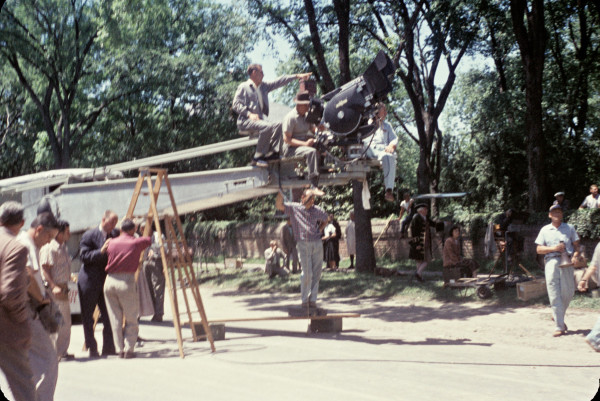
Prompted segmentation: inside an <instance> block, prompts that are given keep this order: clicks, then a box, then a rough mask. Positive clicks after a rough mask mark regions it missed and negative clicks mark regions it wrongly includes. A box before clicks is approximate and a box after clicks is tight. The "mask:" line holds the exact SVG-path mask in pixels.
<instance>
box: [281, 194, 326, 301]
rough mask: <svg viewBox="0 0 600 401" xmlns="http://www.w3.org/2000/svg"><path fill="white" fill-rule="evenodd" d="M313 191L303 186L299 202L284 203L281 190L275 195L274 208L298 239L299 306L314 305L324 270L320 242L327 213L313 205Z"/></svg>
mask: <svg viewBox="0 0 600 401" xmlns="http://www.w3.org/2000/svg"><path fill="white" fill-rule="evenodd" d="M315 195H316V193H315V191H314V190H312V189H308V188H307V189H305V190H304V191H303V192H302V196H301V197H300V203H298V202H284V201H283V195H282V194H281V191H280V192H279V193H278V194H277V199H276V201H275V207H276V208H277V210H280V211H282V212H284V213H285V214H286V215H287V216H289V217H290V218H291V220H292V230H293V231H294V238H296V241H297V247H298V256H299V257H300V265H301V266H302V274H301V276H300V292H301V294H302V308H303V309H308V308H316V307H317V294H318V292H319V281H320V280H321V271H322V269H323V244H322V243H321V231H322V230H323V229H324V228H325V225H326V224H327V213H326V212H325V211H324V210H323V209H321V208H320V207H318V206H315Z"/></svg>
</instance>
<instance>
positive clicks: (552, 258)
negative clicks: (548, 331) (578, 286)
mask: <svg viewBox="0 0 600 401" xmlns="http://www.w3.org/2000/svg"><path fill="white" fill-rule="evenodd" d="M548 217H550V220H551V223H550V224H548V225H545V226H544V227H542V229H541V230H540V233H539V234H538V236H537V238H536V240H535V243H536V245H537V248H536V251H537V253H538V254H540V255H544V263H545V273H546V287H547V289H548V298H549V299H550V307H551V308H552V317H553V318H554V323H555V324H556V328H555V331H554V333H553V336H554V337H559V336H562V335H563V334H566V332H567V325H566V324H565V312H566V311H567V308H568V307H569V303H570V302H571V299H573V295H574V293H575V281H574V280H575V279H574V276H573V264H570V265H566V266H565V265H561V256H562V253H563V252H566V253H567V254H568V255H569V256H570V257H571V261H572V263H575V262H576V261H577V259H578V258H579V235H577V231H575V228H574V227H573V226H572V225H570V224H567V223H564V222H563V210H562V208H561V207H560V205H558V204H554V205H552V206H550V211H549V213H548Z"/></svg>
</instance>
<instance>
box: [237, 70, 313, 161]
mask: <svg viewBox="0 0 600 401" xmlns="http://www.w3.org/2000/svg"><path fill="white" fill-rule="evenodd" d="M246 72H247V73H248V77H249V79H248V80H247V81H246V82H243V83H241V84H240V85H239V86H238V88H237V90H236V92H235V96H234V98H233V104H232V106H231V107H232V108H233V110H234V111H235V112H236V113H237V115H238V119H237V127H238V129H239V130H240V131H258V143H257V144H256V152H255V153H254V158H253V159H252V163H253V164H254V165H256V166H257V167H267V166H268V163H267V159H274V158H278V157H279V156H278V154H277V153H276V152H277V151H279V143H280V140H281V139H280V135H281V134H280V131H279V129H280V128H281V123H279V122H273V121H267V120H265V118H266V117H267V116H268V115H269V92H271V91H272V90H275V89H278V88H281V87H282V86H285V85H287V84H289V83H290V82H292V81H293V80H295V79H308V78H309V77H310V74H311V73H310V72H309V73H305V74H294V75H283V76H281V77H279V78H277V79H276V80H275V81H269V82H266V81H265V82H263V77H264V74H263V70H262V66H261V65H260V64H250V65H249V66H248V69H247V71H246Z"/></svg>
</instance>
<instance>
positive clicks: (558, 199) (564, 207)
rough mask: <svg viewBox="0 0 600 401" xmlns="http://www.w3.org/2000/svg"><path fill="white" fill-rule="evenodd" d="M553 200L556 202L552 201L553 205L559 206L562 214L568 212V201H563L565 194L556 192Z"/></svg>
mask: <svg viewBox="0 0 600 401" xmlns="http://www.w3.org/2000/svg"><path fill="white" fill-rule="evenodd" d="M554 198H556V200H555V201H554V204H555V205H560V207H561V208H562V210H563V212H566V211H567V210H569V200H568V199H565V193H564V192H562V191H561V192H557V193H555V194H554Z"/></svg>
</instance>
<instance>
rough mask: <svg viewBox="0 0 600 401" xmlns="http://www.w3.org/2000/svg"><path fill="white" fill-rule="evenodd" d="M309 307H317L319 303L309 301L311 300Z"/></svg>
mask: <svg viewBox="0 0 600 401" xmlns="http://www.w3.org/2000/svg"><path fill="white" fill-rule="evenodd" d="M308 307H309V308H316V307H317V303H316V302H312V301H309V302H308Z"/></svg>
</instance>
